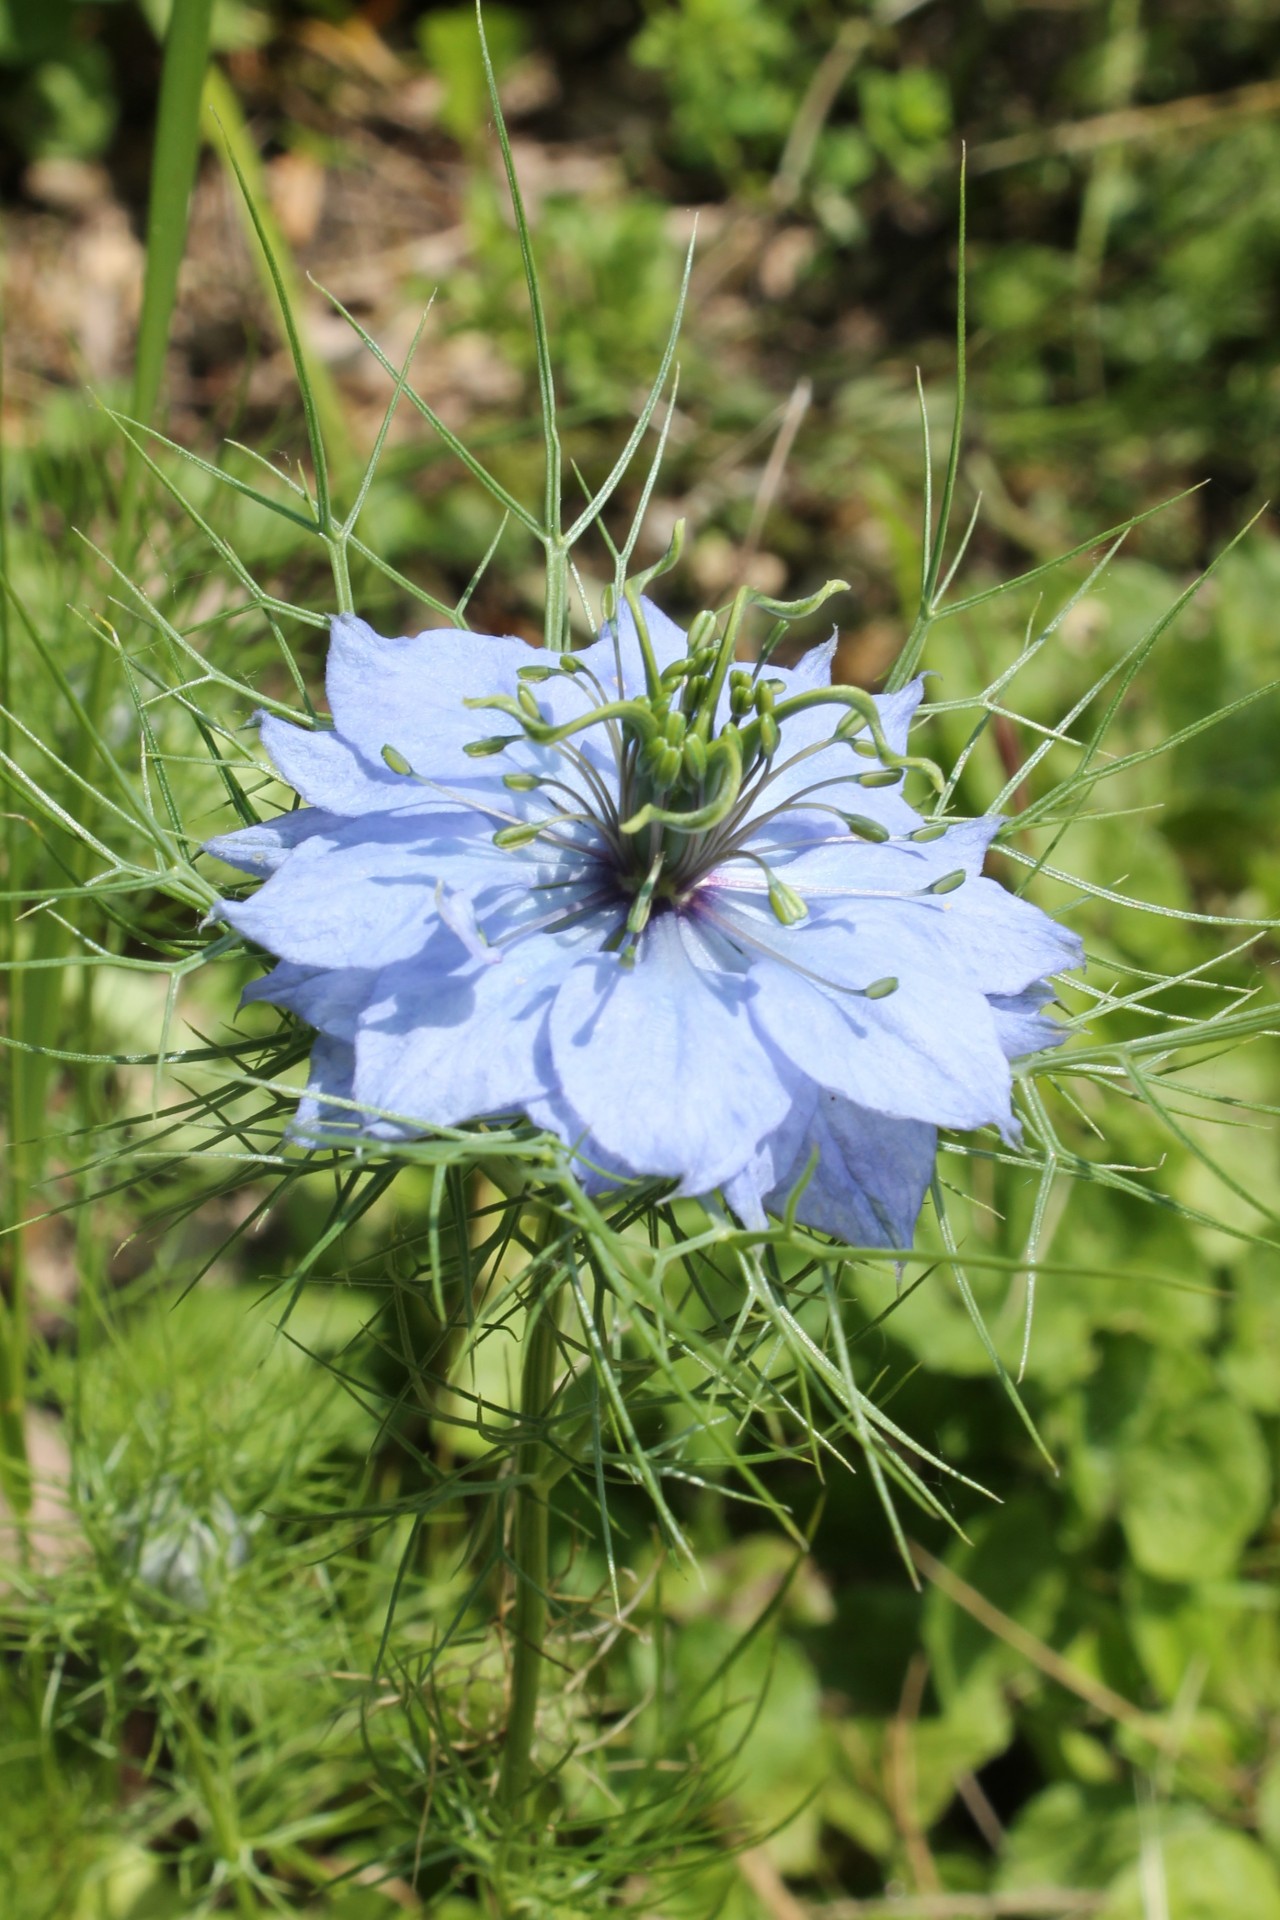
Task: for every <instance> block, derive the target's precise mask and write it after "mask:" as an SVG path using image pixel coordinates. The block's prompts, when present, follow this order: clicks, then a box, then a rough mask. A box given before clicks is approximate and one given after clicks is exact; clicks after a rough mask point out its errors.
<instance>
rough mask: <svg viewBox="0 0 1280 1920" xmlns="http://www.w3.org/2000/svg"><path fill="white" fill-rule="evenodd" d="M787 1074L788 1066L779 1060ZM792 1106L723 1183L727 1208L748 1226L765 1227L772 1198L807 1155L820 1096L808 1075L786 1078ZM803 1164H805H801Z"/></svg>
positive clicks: (795, 1075) (796, 1074) (798, 1074)
mask: <svg viewBox="0 0 1280 1920" xmlns="http://www.w3.org/2000/svg"><path fill="white" fill-rule="evenodd" d="M779 1065H780V1067H782V1068H783V1071H784V1072H785V1065H784V1063H783V1062H781V1061H779ZM787 1078H788V1084H789V1091H790V1096H791V1106H790V1108H789V1110H788V1112H787V1113H786V1115H785V1116H784V1118H783V1121H782V1125H781V1126H780V1127H777V1128H775V1130H774V1131H773V1132H772V1133H771V1134H769V1135H767V1137H766V1138H765V1139H763V1140H762V1141H761V1142H760V1144H759V1146H758V1147H757V1148H756V1150H755V1152H754V1153H753V1154H752V1155H751V1158H750V1159H749V1160H748V1161H747V1163H746V1165H745V1166H743V1167H740V1168H739V1169H738V1171H737V1173H735V1174H734V1175H733V1176H732V1177H731V1178H730V1179H728V1180H726V1181H725V1182H724V1183H723V1187H722V1191H723V1193H724V1197H725V1203H726V1205H728V1206H730V1207H732V1209H733V1211H734V1212H735V1213H736V1214H737V1216H738V1218H739V1220H741V1222H742V1224H743V1225H744V1226H746V1227H763V1226H764V1225H765V1224H766V1221H765V1207H766V1205H767V1204H768V1203H769V1198H770V1195H771V1194H772V1193H773V1191H774V1189H775V1188H777V1187H778V1186H779V1185H780V1184H781V1183H782V1181H783V1180H784V1179H785V1178H786V1177H787V1176H788V1174H789V1172H790V1169H791V1167H792V1166H793V1165H794V1164H795V1161H796V1159H797V1157H798V1156H800V1154H801V1152H802V1149H803V1152H804V1154H805V1155H806V1156H807V1154H808V1145H807V1140H808V1134H809V1130H810V1126H811V1124H812V1121H813V1112H814V1107H815V1105H816V1103H817V1101H818V1098H819V1093H818V1089H817V1087H816V1086H815V1085H814V1083H813V1081H812V1080H810V1079H809V1078H808V1076H807V1075H806V1074H802V1073H800V1072H793V1073H791V1074H789V1075H788V1076H787ZM802 1164H803V1162H802Z"/></svg>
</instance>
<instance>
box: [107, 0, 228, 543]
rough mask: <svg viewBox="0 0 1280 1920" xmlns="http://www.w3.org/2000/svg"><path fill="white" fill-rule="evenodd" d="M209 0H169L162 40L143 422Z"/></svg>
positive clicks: (128, 502) (181, 198)
mask: <svg viewBox="0 0 1280 1920" xmlns="http://www.w3.org/2000/svg"><path fill="white" fill-rule="evenodd" d="M212 13H213V0H174V5H173V12H172V14H171V15H170V18H169V30H168V32H167V33H166V35H165V41H164V68H163V71H162V73H161V76H160V105H159V110H158V113H157V116H156V140H155V148H154V151H153V153H152V156H151V197H150V201H149V204H148V207H147V271H146V279H145V281H144V283H143V288H142V315H141V318H140V320H139V322H138V350H137V356H136V358H135V360H134V367H133V401H132V406H131V412H132V414H133V418H134V419H135V420H137V421H139V422H140V423H141V425H143V426H150V424H151V420H152V416H153V414H154V413H155V409H156V403H157V401H158V400H159V398H160V382H161V380H162V378H163V376H164V362H165V355H166V353H167V352H168V347H169V328H170V324H171V322H172V320H173V309H174V305H175V303H176V301H177V297H178V273H179V269H180V268H181V266H182V256H183V254H184V253H185V252H186V247H187V213H188V209H189V207H190V204H191V188H192V186H193V184H194V182H195V177H196V160H197V157H198V155H199V151H200V96H201V93H202V91H203V88H204V78H205V69H206V67H207V66H208V64H209V21H210V18H211V16H212ZM141 478H142V471H141V463H140V461H139V459H138V456H137V453H136V452H135V451H134V449H133V448H132V447H129V448H127V449H126V453H125V471H124V486H123V489H122V492H121V497H120V521H119V526H118V529H117V550H118V551H119V552H120V554H121V555H122V557H123V559H124V563H125V564H127V563H128V558H129V554H130V552H131V549H132V545H133V533H134V521H135V517H136V514H137V505H138V489H139V485H140V482H141Z"/></svg>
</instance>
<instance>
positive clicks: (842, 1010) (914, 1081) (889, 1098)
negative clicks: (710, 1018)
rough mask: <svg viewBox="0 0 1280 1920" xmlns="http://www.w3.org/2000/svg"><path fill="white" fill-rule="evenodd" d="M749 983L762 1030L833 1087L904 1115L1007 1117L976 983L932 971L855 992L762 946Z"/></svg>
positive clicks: (1006, 1120) (968, 1121)
mask: <svg viewBox="0 0 1280 1920" xmlns="http://www.w3.org/2000/svg"><path fill="white" fill-rule="evenodd" d="M799 944H800V943H797V945H799ZM866 984H868V985H870V981H867V982H866ZM751 985H752V988H753V992H752V996H751V1001H750V1006H751V1017H752V1019H753V1021H754V1022H755V1024H756V1026H757V1028H758V1029H759V1031H760V1033H761V1034H762V1035H763V1036H764V1037H765V1039H767V1040H768V1041H769V1043H770V1044H771V1045H772V1046H775V1047H776V1048H777V1049H778V1051H779V1052H780V1053H781V1054H783V1055H784V1056H785V1057H786V1058H787V1059H788V1060H790V1061H791V1062H792V1064H793V1065H794V1066H796V1067H798V1068H799V1069H800V1071H801V1072H802V1073H806V1074H808V1075H809V1077H810V1079H812V1080H814V1081H816V1082H817V1084H818V1085H819V1086H820V1087H824V1088H825V1089H826V1090H827V1091H828V1092H829V1093H837V1094H840V1095H842V1096H843V1097H844V1098H845V1099H846V1100H852V1101H854V1102H855V1103H856V1104H857V1105H859V1106H863V1107H868V1108H870V1109H871V1110H872V1111H874V1112H876V1113H883V1114H891V1115H893V1116H894V1117H896V1118H898V1119H903V1120H929V1121H933V1122H934V1123H936V1124H937V1125H939V1126H944V1127H981V1126H985V1125H987V1124H988V1123H989V1122H994V1123H995V1124H996V1125H997V1126H1000V1127H1002V1128H1003V1127H1007V1126H1008V1125H1009V1124H1010V1119H1011V1116H1010V1107H1009V1095H1010V1088H1011V1079H1010V1074H1009V1066H1008V1062H1007V1061H1006V1059H1005V1056H1004V1053H1003V1051H1002V1050H1001V1047H1000V1043H999V1040H998V1038H997V1035H996V1030H995V1021H994V1019H993V1017H992V1013H991V1009H990V1008H989V1007H988V1005H987V1003H986V1000H985V999H984V998H983V996H982V994H981V993H979V992H977V991H976V989H974V988H972V987H969V986H965V985H963V984H961V983H959V982H956V981H953V980H950V979H948V978H946V977H945V976H944V975H938V974H935V975H933V976H931V977H928V978H924V979H921V980H904V981H902V983H901V984H900V985H899V987H898V989H897V991H896V992H893V993H890V994H887V995H886V996H885V997H884V998H883V999H877V1000H868V999H864V998H855V997H854V996H853V995H849V994H845V995H841V994H840V993H838V992H829V991H828V990H827V989H825V988H824V987H821V986H818V985H817V984H816V983H815V982H814V981H812V980H807V979H805V977H804V976H803V975H802V974H800V973H797V972H795V971H794V970H793V969H790V968H787V967H786V966H784V965H782V964H781V963H780V962H778V961H775V960H771V959H767V958H765V957H764V956H763V955H758V956H757V957H756V958H755V960H754V961H753V964H752V968H751Z"/></svg>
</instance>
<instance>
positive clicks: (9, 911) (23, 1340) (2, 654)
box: [0, 358, 31, 1518]
mask: <svg viewBox="0 0 1280 1920" xmlns="http://www.w3.org/2000/svg"><path fill="white" fill-rule="evenodd" d="M2 368H3V362H2V358H0V412H2V411H3V405H2V403H3V399H4V388H3V379H4V375H3V370H2ZM5 478H6V476H5V465H4V447H3V443H2V442H0V749H3V751H4V753H5V755H6V756H8V755H10V753H11V751H12V742H11V740H10V732H11V728H10V725H9V713H10V711H11V706H12V696H13V662H12V653H11V647H12V641H13V635H12V631H11V628H10V623H9V596H8V593H7V591H6V590H5V584H4V583H5V582H7V580H8V574H9V553H8V538H7V532H6V528H7V524H8V500H7V498H6V487H5ZM4 845H5V871H6V873H7V875H8V876H9V877H8V880H7V882H6V886H5V893H6V896H7V897H6V899H5V902H4V920H3V932H2V935H0V959H3V961H4V962H5V963H6V965H7V966H8V968H9V969H10V971H9V977H8V1003H9V1004H8V1024H9V1032H10V1034H12V1035H13V1037H14V1038H15V1039H21V1037H22V1033H23V1021H24V1016H25V1011H26V1010H25V1007H24V994H23V987H24V984H25V982H24V976H23V975H22V974H21V973H20V972H19V971H18V969H17V967H16V966H14V965H13V962H14V961H15V960H16V959H17V957H18V955H17V946H18V901H17V899H16V897H15V895H16V885H15V877H16V875H17V871H18V820H17V818H16V816H15V813H14V812H13V810H12V809H6V812H5V829H4ZM5 1064H6V1068H7V1071H6V1074H5V1079H6V1082H7V1088H6V1091H7V1093H8V1096H9V1097H8V1101H7V1103H6V1104H7V1107H8V1114H9V1125H8V1138H7V1139H6V1141H5V1148H6V1164H7V1168H8V1178H7V1180H6V1181H5V1185H4V1195H5V1203H6V1204H5V1221H6V1224H7V1225H8V1227H9V1229H10V1231H9V1234H8V1236H7V1244H8V1250H9V1259H8V1263H7V1264H8V1270H9V1294H8V1299H7V1300H6V1299H5V1297H4V1295H3V1294H0V1488H2V1489H3V1491H4V1494H5V1497H6V1498H7V1500H8V1502H9V1505H10V1506H11V1507H12V1508H13V1511H14V1512H15V1513H16V1514H17V1515H18V1516H19V1517H20V1518H24V1517H25V1516H26V1514H27V1513H28V1512H29V1511H30V1507H31V1470H30V1462H29V1460H28V1457H27V1426H26V1373H27V1358H26V1356H27V1271H26V1248H25V1245H24V1242H23V1236H22V1234H21V1232H19V1231H18V1230H17V1222H18V1221H19V1220H20V1219H21V1218H22V1214H23V1211H24V1209H25V1206H26V1174H27V1169H26V1159H27V1153H26V1140H27V1124H28V1116H27V1099H26V1091H27V1082H28V1078H29V1075H28V1072H27V1068H28V1064H29V1056H27V1055H25V1054H22V1053H20V1052H19V1051H18V1049H17V1048H16V1047H11V1048H9V1049H7V1058H6V1062H5Z"/></svg>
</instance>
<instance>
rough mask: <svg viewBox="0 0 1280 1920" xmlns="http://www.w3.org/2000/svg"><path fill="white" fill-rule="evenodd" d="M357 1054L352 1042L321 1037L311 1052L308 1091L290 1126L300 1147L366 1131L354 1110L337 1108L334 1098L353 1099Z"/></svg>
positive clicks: (323, 1035) (346, 1138) (316, 1144)
mask: <svg viewBox="0 0 1280 1920" xmlns="http://www.w3.org/2000/svg"><path fill="white" fill-rule="evenodd" d="M354 1071H355V1055H354V1053H353V1051H352V1049H351V1046H350V1044H349V1042H347V1041H345V1040H335V1039H332V1038H331V1037H330V1036H329V1035H328V1034H323V1033H322V1034H320V1035H319V1036H318V1038H317V1040H316V1043H315V1045H314V1047H312V1049H311V1062H310V1073H309V1076H308V1079H307V1085H306V1089H305V1091H304V1093H303V1095H302V1098H301V1099H300V1100H299V1102H298V1105H297V1108H296V1110H295V1112H294V1116H293V1119H292V1120H291V1121H290V1123H289V1134H290V1137H291V1138H292V1139H294V1140H296V1141H297V1142H298V1143H299V1145H300V1146H309V1147H318V1146H324V1145H326V1144H328V1145H334V1144H337V1143H339V1142H341V1141H343V1140H348V1141H349V1140H350V1139H351V1138H352V1137H353V1136H355V1135H358V1134H361V1133H363V1132H365V1131H366V1129H365V1127H364V1125H363V1122H362V1116H361V1115H360V1114H358V1113H357V1112H356V1110H355V1109H354V1107H335V1106H332V1105H331V1104H330V1101H331V1099H338V1100H350V1099H352V1098H353V1095H352V1092H351V1079H352V1075H353V1073H354Z"/></svg>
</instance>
